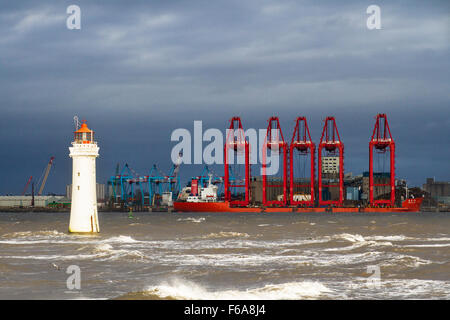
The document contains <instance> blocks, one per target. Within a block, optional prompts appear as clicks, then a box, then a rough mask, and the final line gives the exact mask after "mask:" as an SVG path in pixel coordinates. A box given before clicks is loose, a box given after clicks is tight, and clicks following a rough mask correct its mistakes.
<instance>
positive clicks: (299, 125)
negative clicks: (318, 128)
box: [289, 117, 316, 207]
mask: <svg viewBox="0 0 450 320" xmlns="http://www.w3.org/2000/svg"><path fill="white" fill-rule="evenodd" d="M315 152H316V145H315V144H314V142H313V141H312V139H311V135H310V134H309V128H308V123H307V121H306V117H297V122H296V124H295V129H294V133H293V135H292V140H291V147H290V152H289V154H290V161H289V164H290V179H289V181H290V185H289V186H290V192H289V194H290V203H291V205H296V206H297V205H307V206H310V207H312V206H314V186H315V167H314V165H315ZM295 153H297V154H300V155H304V156H307V155H308V154H309V156H310V170H311V172H310V176H309V177H310V178H309V179H310V180H309V184H308V183H307V182H306V181H303V182H302V180H301V179H299V181H296V178H295V177H294V169H295V164H294V155H295ZM305 161H306V160H305ZM305 168H306V163H305ZM297 189H300V190H301V189H310V198H309V199H307V198H303V199H298V197H295V192H296V190H297Z"/></svg>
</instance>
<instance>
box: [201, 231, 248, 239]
mask: <svg viewBox="0 0 450 320" xmlns="http://www.w3.org/2000/svg"><path fill="white" fill-rule="evenodd" d="M235 237H242V238H248V237H250V235H249V234H248V233H241V232H233V231H220V232H218V233H215V232H213V233H210V234H207V235H206V236H202V239H211V238H235Z"/></svg>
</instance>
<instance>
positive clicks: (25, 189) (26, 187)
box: [22, 176, 33, 196]
mask: <svg viewBox="0 0 450 320" xmlns="http://www.w3.org/2000/svg"><path fill="white" fill-rule="evenodd" d="M32 179H33V176H30V178H29V179H28V181H27V184H26V185H25V188H23V192H22V195H23V196H24V195H25V192H27V189H28V186H29V185H30V182H31V180H32Z"/></svg>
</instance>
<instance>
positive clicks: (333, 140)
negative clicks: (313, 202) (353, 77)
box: [318, 117, 344, 207]
mask: <svg viewBox="0 0 450 320" xmlns="http://www.w3.org/2000/svg"><path fill="white" fill-rule="evenodd" d="M323 151H325V153H326V154H327V155H328V157H329V156H331V157H335V159H336V161H337V166H336V168H334V169H336V170H337V171H338V172H337V176H338V180H339V182H338V184H336V183H335V181H334V180H335V179H333V178H332V179H326V181H327V182H326V184H323V180H324V179H322V176H323V174H324V173H325V172H323V171H324V170H323V163H322V159H323V158H324V157H323V155H322V152H323ZM328 157H327V158H328ZM318 167H319V168H318V187H319V206H323V205H334V206H337V207H341V206H342V204H343V201H344V144H343V143H342V141H341V138H340V137H339V132H338V129H337V126H336V120H335V118H334V117H327V118H326V119H325V121H324V126H323V131H322V137H321V138H320V143H319V148H318ZM328 174H329V173H328ZM332 174H334V175H335V174H336V172H332ZM332 182H334V183H332ZM324 188H327V189H328V190H329V189H330V188H337V189H338V190H339V199H338V200H324V199H323V194H322V191H323V190H324Z"/></svg>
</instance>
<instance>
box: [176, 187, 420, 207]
mask: <svg viewBox="0 0 450 320" xmlns="http://www.w3.org/2000/svg"><path fill="white" fill-rule="evenodd" d="M189 189H190V188H189V187H187V188H184V193H185V194H186V193H187V192H189V191H190V190H189ZM199 189H200V192H199V193H198V195H195V196H193V195H189V196H188V197H187V198H186V199H185V200H182V201H175V202H174V203H173V209H174V211H176V212H241V213H258V212H259V213H271V212H273V213H282V212H298V213H308V212H329V213H331V212H355V213H357V212H361V213H363V212H419V211H420V206H421V204H422V201H423V198H413V199H406V200H404V201H402V206H401V207H389V206H386V207H370V206H369V207H362V206H360V207H332V206H328V207H299V206H283V207H282V206H280V207H277V206H273V207H266V206H262V205H260V206H258V205H248V206H236V205H233V203H232V202H231V201H217V189H218V188H217V186H216V185H213V184H212V183H211V180H210V182H209V184H208V186H207V187H206V188H199Z"/></svg>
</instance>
